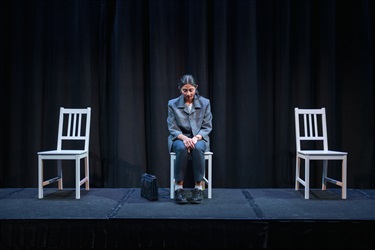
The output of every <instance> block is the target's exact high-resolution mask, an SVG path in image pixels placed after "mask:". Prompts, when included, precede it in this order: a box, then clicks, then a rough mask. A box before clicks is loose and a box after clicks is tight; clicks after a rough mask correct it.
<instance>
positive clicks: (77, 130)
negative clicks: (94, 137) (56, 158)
mask: <svg viewBox="0 0 375 250" xmlns="http://www.w3.org/2000/svg"><path fill="white" fill-rule="evenodd" d="M90 120H91V108H85V109H67V108H63V107H61V108H60V120H59V131H58V138H57V150H62V149H65V147H64V146H63V145H64V141H83V144H84V145H83V148H84V150H87V151H88V150H89V140H90ZM75 149H76V148H75Z"/></svg>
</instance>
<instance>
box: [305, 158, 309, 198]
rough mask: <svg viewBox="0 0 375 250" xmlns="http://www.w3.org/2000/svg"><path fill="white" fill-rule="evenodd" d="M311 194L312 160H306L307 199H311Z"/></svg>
mask: <svg viewBox="0 0 375 250" xmlns="http://www.w3.org/2000/svg"><path fill="white" fill-rule="evenodd" d="M309 192H310V159H308V158H307V159H305V199H309Z"/></svg>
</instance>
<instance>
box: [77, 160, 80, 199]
mask: <svg viewBox="0 0 375 250" xmlns="http://www.w3.org/2000/svg"><path fill="white" fill-rule="evenodd" d="M80 170H81V169H80V159H79V158H78V157H77V158H76V199H80V198H81V192H80V191H81V190H80V189H81V186H80V182H81V176H80V175H81V171H80Z"/></svg>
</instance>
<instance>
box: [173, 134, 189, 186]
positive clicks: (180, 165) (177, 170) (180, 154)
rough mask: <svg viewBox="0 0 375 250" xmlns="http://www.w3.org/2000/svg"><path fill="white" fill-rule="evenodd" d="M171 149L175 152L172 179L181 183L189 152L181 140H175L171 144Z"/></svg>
mask: <svg viewBox="0 0 375 250" xmlns="http://www.w3.org/2000/svg"><path fill="white" fill-rule="evenodd" d="M172 151H173V152H175V153H176V161H175V164H174V179H175V182H176V183H177V184H180V183H181V184H182V182H183V181H184V177H185V172H186V168H187V166H188V160H189V154H188V151H187V148H186V147H185V145H184V143H183V142H182V141H181V140H175V141H174V142H173V145H172Z"/></svg>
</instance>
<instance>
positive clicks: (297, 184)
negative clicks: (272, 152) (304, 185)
mask: <svg viewBox="0 0 375 250" xmlns="http://www.w3.org/2000/svg"><path fill="white" fill-rule="evenodd" d="M300 166H301V158H299V157H298V156H296V183H295V190H299V181H298V178H299V177H300Z"/></svg>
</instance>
